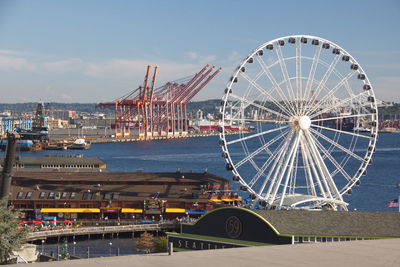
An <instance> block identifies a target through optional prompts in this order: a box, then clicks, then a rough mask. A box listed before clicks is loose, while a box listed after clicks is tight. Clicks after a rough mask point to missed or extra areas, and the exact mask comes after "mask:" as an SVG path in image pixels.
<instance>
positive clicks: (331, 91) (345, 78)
mask: <svg viewBox="0 0 400 267" xmlns="http://www.w3.org/2000/svg"><path fill="white" fill-rule="evenodd" d="M355 73H356V72H355V71H352V72H350V73H349V74H347V75H346V77H344V78H343V79H342V80H340V82H338V83H337V84H336V85H335V87H333V88H332V89H331V90H330V91H329V92H328V93H327V94H326V95H325V96H324V97H323V98H321V100H319V101H318V102H317V104H316V105H315V106H314V107H313V108H312V109H311V110H310V111H309V112H308V113H307V115H309V114H312V113H313V112H315V111H316V110H318V108H319V107H320V106H321V105H322V104H324V103H325V101H327V100H329V99H332V97H333V95H334V93H335V92H336V91H337V90H338V89H339V88H340V87H341V86H342V85H343V84H344V83H345V82H347V80H348V79H350V78H351V77H352V76H353V75H354V74H355Z"/></svg>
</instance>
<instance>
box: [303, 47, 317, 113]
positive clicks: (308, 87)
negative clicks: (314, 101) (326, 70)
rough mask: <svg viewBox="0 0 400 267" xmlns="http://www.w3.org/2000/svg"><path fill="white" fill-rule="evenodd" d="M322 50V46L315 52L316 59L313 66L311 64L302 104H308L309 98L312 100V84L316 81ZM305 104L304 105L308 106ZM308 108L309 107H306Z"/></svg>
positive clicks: (314, 58)
mask: <svg viewBox="0 0 400 267" xmlns="http://www.w3.org/2000/svg"><path fill="white" fill-rule="evenodd" d="M321 50H322V47H321V46H320V47H319V49H318V50H315V52H314V57H313V60H312V64H311V68H310V72H309V73H308V79H307V83H306V88H305V91H304V98H305V99H304V100H305V101H302V102H306V103H307V102H308V101H306V99H307V98H312V96H311V87H312V82H313V81H314V77H315V72H316V70H317V66H318V62H319V57H320V55H321ZM306 103H304V104H306ZM305 106H306V107H307V105H305Z"/></svg>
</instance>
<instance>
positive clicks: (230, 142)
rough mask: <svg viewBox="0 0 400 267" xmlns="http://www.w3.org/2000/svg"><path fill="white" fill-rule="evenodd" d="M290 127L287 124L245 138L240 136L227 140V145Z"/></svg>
mask: <svg viewBox="0 0 400 267" xmlns="http://www.w3.org/2000/svg"><path fill="white" fill-rule="evenodd" d="M288 127H289V126H287V125H286V126H282V127H279V128H275V129H271V130H267V131H263V132H261V133H256V134H252V135H248V136H246V137H243V138H239V139H236V140H232V141H229V142H226V145H232V144H234V143H237V142H242V141H245V140H248V139H251V138H254V137H257V136H261V135H265V134H269V133H273V132H276V131H280V130H282V129H285V128H288Z"/></svg>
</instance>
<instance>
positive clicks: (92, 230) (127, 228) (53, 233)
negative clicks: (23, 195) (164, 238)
mask: <svg viewBox="0 0 400 267" xmlns="http://www.w3.org/2000/svg"><path fill="white" fill-rule="evenodd" d="M177 227H178V226H177V225H176V224H134V225H120V226H101V227H82V228H72V229H60V230H48V231H39V232H33V233H29V234H28V236H27V238H26V241H34V240H40V239H46V238H48V237H59V236H74V235H75V236H76V235H95V234H110V233H123V232H144V231H168V230H173V229H177Z"/></svg>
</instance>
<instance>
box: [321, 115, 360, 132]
mask: <svg viewBox="0 0 400 267" xmlns="http://www.w3.org/2000/svg"><path fill="white" fill-rule="evenodd" d="M346 115H351V114H350V113H344V112H343V111H341V112H338V113H324V114H322V116H321V118H322V119H324V118H325V119H327V118H335V117H341V116H343V118H340V119H332V120H324V121H321V124H320V125H321V126H324V127H328V128H332V129H337V130H342V131H347V132H350V131H353V129H354V126H355V124H354V120H353V119H352V118H347V117H344V116H346Z"/></svg>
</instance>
